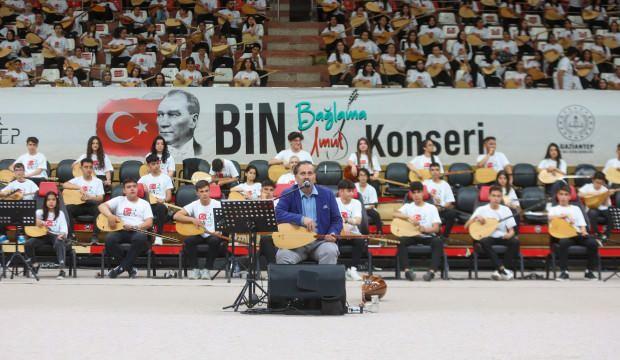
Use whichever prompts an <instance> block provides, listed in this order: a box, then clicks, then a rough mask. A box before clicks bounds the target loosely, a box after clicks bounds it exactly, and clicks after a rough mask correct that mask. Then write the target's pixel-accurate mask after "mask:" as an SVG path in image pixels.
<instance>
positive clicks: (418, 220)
mask: <svg viewBox="0 0 620 360" xmlns="http://www.w3.org/2000/svg"><path fill="white" fill-rule="evenodd" d="M409 190H410V191H411V194H412V197H413V202H410V203H407V204H405V205H403V206H402V207H401V208H400V209H398V210H397V211H396V212H394V218H398V219H402V220H406V221H409V222H410V223H412V224H413V225H414V226H415V227H417V228H418V229H419V230H420V235H418V236H414V237H401V238H399V240H400V244H398V257H399V259H400V266H401V268H402V269H404V271H405V277H406V278H407V280H409V281H413V280H415V277H416V276H415V272H413V269H411V268H409V252H408V250H407V247H408V246H409V245H415V244H422V245H430V246H431V252H432V253H431V267H430V268H429V269H428V271H427V272H426V274H424V277H423V278H424V281H431V280H433V278H435V272H437V271H439V267H440V266H441V262H442V258H443V241H442V240H441V238H439V237H438V236H437V233H438V232H439V229H440V228H441V218H439V212H438V211H437V208H436V207H434V206H433V205H431V204H429V203H426V202H424V185H422V183H421V182H419V181H414V182H412V183H411V184H410V185H409Z"/></svg>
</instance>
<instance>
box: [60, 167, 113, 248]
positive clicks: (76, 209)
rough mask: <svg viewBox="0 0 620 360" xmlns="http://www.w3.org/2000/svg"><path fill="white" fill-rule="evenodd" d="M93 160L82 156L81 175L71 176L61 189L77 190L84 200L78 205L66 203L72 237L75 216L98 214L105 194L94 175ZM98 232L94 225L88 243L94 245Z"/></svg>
mask: <svg viewBox="0 0 620 360" xmlns="http://www.w3.org/2000/svg"><path fill="white" fill-rule="evenodd" d="M93 167H94V166H93V160H92V159H90V158H84V159H82V160H81V161H80V168H81V169H82V176H80V177H76V178H73V179H71V180H69V181H67V182H65V183H64V184H62V187H63V189H68V190H78V191H79V192H80V194H81V196H82V200H84V203H83V204H79V205H67V212H68V213H69V234H70V236H69V237H74V236H75V234H74V232H73V224H74V221H75V218H76V217H78V216H80V215H90V216H92V217H94V218H95V219H96V218H97V216H98V215H99V209H98V207H99V204H100V203H101V202H102V201H103V195H104V194H105V192H104V189H103V181H101V179H99V178H98V177H96V176H94V171H93ZM98 234H99V228H97V226H96V225H95V226H94V230H93V235H92V236H91V238H90V244H91V245H96V244H97V241H99V240H98V238H97V235H98Z"/></svg>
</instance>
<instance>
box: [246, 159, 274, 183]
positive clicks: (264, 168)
mask: <svg viewBox="0 0 620 360" xmlns="http://www.w3.org/2000/svg"><path fill="white" fill-rule="evenodd" d="M248 165H254V166H255V167H256V170H257V174H256V182H259V183H262V182H263V180H265V179H267V177H268V175H269V163H268V162H267V160H252V161H250V162H249V163H248Z"/></svg>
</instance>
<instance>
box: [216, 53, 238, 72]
mask: <svg viewBox="0 0 620 360" xmlns="http://www.w3.org/2000/svg"><path fill="white" fill-rule="evenodd" d="M234 66H235V60H234V59H233V58H231V57H228V56H219V57H217V58H215V59H214V60H213V64H212V65H211V70H213V71H215V70H217V69H220V68H231V69H232V68H233V67H234Z"/></svg>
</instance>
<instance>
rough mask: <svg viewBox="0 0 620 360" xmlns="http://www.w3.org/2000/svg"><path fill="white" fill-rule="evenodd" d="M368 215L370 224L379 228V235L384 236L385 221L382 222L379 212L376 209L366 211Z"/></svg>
mask: <svg viewBox="0 0 620 360" xmlns="http://www.w3.org/2000/svg"><path fill="white" fill-rule="evenodd" d="M366 215H367V216H368V224H371V225H375V226H376V227H377V234H383V220H381V215H380V214H379V212H378V211H377V210H375V209H366Z"/></svg>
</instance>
